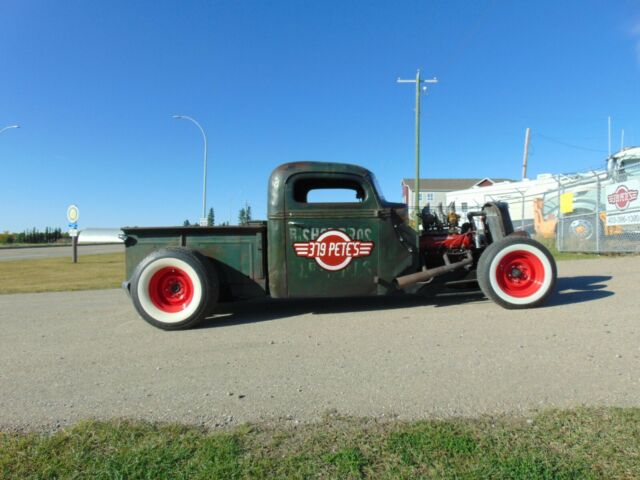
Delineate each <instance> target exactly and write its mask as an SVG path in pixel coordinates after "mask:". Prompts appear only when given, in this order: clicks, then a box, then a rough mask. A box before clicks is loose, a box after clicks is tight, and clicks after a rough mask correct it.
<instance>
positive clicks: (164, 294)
mask: <svg viewBox="0 0 640 480" xmlns="http://www.w3.org/2000/svg"><path fill="white" fill-rule="evenodd" d="M148 288H149V296H150V297H151V301H152V302H153V304H154V305H155V306H156V307H158V308H159V309H160V310H162V311H163V312H168V313H176V312H180V311H182V310H184V309H185V308H187V307H188V306H189V304H190V303H191V300H193V291H194V288H193V282H192V281H191V277H189V275H188V274H187V272H185V271H184V270H182V269H180V268H176V267H165V268H162V269H160V270H158V271H157V272H156V273H154V274H153V276H152V277H151V280H150V281H149V287H148Z"/></svg>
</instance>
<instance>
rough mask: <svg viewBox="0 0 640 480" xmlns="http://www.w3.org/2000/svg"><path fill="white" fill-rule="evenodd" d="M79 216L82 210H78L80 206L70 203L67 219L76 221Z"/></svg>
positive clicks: (72, 221)
mask: <svg viewBox="0 0 640 480" xmlns="http://www.w3.org/2000/svg"><path fill="white" fill-rule="evenodd" d="M78 218H80V210H78V207H77V206H76V205H69V208H67V220H69V222H71V223H76V222H77V221H78Z"/></svg>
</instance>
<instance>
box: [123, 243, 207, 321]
mask: <svg viewBox="0 0 640 480" xmlns="http://www.w3.org/2000/svg"><path fill="white" fill-rule="evenodd" d="M218 294H219V282H218V276H217V274H216V272H215V269H214V267H213V265H212V264H211V262H210V261H209V260H208V259H207V258H206V257H203V256H202V255H200V254H198V253H197V252H194V251H192V250H188V249H186V248H163V249H160V250H157V251H155V252H153V253H151V254H150V255H148V256H147V257H146V258H145V259H144V260H142V262H140V264H139V265H138V266H137V267H136V269H135V271H134V274H133V278H132V282H131V298H132V299H133V304H134V306H135V307H136V310H137V311H138V313H139V314H140V315H141V316H142V317H143V318H144V319H145V320H146V321H147V322H149V323H151V324H152V325H154V326H156V327H159V328H162V329H164V330H177V329H182V328H190V327H193V326H195V325H196V324H197V323H199V322H200V321H201V320H202V319H204V318H205V317H206V315H207V313H209V312H210V311H211V309H212V308H213V305H214V304H215V303H216V302H217V300H218Z"/></svg>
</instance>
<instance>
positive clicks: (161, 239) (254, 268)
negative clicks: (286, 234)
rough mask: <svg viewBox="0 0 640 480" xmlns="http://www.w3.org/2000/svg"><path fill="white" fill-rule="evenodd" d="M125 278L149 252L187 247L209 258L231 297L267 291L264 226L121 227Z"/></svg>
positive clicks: (251, 295)
mask: <svg viewBox="0 0 640 480" xmlns="http://www.w3.org/2000/svg"><path fill="white" fill-rule="evenodd" d="M122 231H123V232H124V234H125V247H126V249H125V252H126V257H125V264H126V279H127V280H131V277H132V274H133V270H134V269H135V267H136V266H137V265H138V264H139V263H140V262H141V261H142V260H143V259H144V258H145V257H146V256H147V255H149V254H150V253H151V252H153V251H154V250H157V249H159V248H163V247H187V248H190V249H192V250H195V251H197V252H200V253H201V254H202V255H204V256H206V257H208V258H210V259H211V260H212V261H213V262H214V264H215V267H216V270H217V272H218V275H219V276H220V280H221V284H222V285H226V286H228V288H229V291H228V292H224V293H226V294H227V295H226V296H231V297H234V298H243V297H253V296H257V295H260V294H262V295H264V294H266V293H267V292H268V284H267V278H266V272H267V253H266V252H267V225H266V222H253V223H251V224H249V225H241V226H238V225H233V226H219V227H199V226H188V227H124V228H122Z"/></svg>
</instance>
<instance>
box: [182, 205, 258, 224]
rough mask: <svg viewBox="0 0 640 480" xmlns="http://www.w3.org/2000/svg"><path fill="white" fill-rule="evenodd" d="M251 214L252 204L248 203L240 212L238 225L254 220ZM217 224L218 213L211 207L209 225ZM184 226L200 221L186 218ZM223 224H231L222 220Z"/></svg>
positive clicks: (208, 218) (208, 216) (208, 215)
mask: <svg viewBox="0 0 640 480" xmlns="http://www.w3.org/2000/svg"><path fill="white" fill-rule="evenodd" d="M252 219H253V218H252V216H251V205H249V204H248V203H247V204H246V205H245V206H244V207H242V208H241V209H240V211H239V212H238V225H246V224H247V223H249V222H250V221H251V220H252ZM215 224H216V214H215V211H214V209H213V208H210V209H209V213H208V214H207V227H213V226H214V225H215ZM182 225H183V226H185V227H190V226H192V225H194V226H198V225H199V223H198V222H193V223H192V222H191V221H190V220H189V219H186V220H185V221H184V222H183V223H182ZM220 225H221V226H225V225H229V222H222V223H221V224H220Z"/></svg>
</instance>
